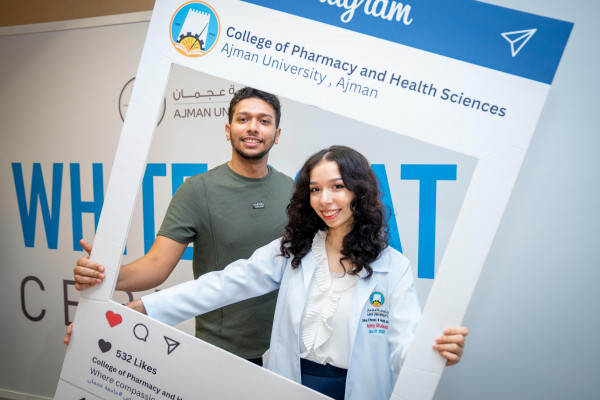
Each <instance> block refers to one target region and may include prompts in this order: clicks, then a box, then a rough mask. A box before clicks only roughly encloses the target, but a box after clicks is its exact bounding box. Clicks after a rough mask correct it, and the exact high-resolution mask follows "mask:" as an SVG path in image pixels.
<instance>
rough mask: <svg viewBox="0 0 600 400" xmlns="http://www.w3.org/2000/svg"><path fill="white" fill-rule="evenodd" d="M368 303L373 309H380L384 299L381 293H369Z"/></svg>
mask: <svg viewBox="0 0 600 400" xmlns="http://www.w3.org/2000/svg"><path fill="white" fill-rule="evenodd" d="M369 302H370V303H371V305H373V306H375V307H381V306H382V305H383V303H385V297H384V296H383V293H381V292H373V293H371V297H369Z"/></svg>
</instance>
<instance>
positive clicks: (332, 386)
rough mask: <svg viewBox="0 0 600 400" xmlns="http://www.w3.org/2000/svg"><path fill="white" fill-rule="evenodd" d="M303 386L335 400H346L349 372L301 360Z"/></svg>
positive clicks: (328, 365)
mask: <svg viewBox="0 0 600 400" xmlns="http://www.w3.org/2000/svg"><path fill="white" fill-rule="evenodd" d="M300 372H301V377H302V384H303V385H304V386H307V387H309V388H311V389H313V390H316V391H317V392H319V393H323V394H324V395H327V396H329V397H332V398H334V399H335V400H344V396H345V392H346V375H347V374H348V370H347V369H344V368H338V367H334V366H333V365H330V364H319V363H316V362H314V361H310V360H306V359H304V358H301V359H300Z"/></svg>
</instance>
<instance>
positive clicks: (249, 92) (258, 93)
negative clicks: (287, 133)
mask: <svg viewBox="0 0 600 400" xmlns="http://www.w3.org/2000/svg"><path fill="white" fill-rule="evenodd" d="M251 98H257V99H261V100H263V101H265V102H267V103H268V104H270V105H271V107H273V109H274V110H275V127H276V128H279V121H280V120H281V103H279V99H278V98H277V96H275V95H274V94H271V93H267V92H263V91H262V90H258V89H254V88H251V87H243V88H241V89H240V90H238V91H237V92H235V94H234V95H233V97H232V99H231V102H230V103H229V123H230V124H231V121H232V118H233V113H234V111H233V110H234V109H235V106H236V105H237V104H238V103H239V102H240V101H242V100H245V99H251Z"/></svg>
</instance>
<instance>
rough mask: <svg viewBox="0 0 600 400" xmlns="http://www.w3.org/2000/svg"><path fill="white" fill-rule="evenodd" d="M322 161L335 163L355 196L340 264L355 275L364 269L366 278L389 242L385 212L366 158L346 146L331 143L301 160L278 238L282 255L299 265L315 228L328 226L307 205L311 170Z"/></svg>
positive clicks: (315, 230) (295, 265)
mask: <svg viewBox="0 0 600 400" xmlns="http://www.w3.org/2000/svg"><path fill="white" fill-rule="evenodd" d="M322 161H334V162H336V163H337V164H338V167H339V170H340V173H341V175H342V180H343V181H344V185H345V186H346V188H348V190H350V191H352V192H353V193H354V196H355V197H354V199H353V200H352V201H351V203H350V209H351V210H352V216H353V221H352V228H351V230H350V232H349V233H348V234H346V236H345V237H344V240H343V243H342V251H341V253H342V255H343V257H342V258H341V259H340V263H342V261H346V260H347V261H349V262H350V263H351V264H352V265H353V266H354V267H353V268H352V270H350V271H346V272H347V273H350V274H358V273H359V272H360V271H362V270H363V269H365V270H366V271H367V275H366V278H370V277H371V275H372V274H373V269H372V268H371V266H370V264H371V263H372V262H373V261H375V260H376V259H377V257H379V254H381V252H382V251H383V250H384V249H385V248H386V247H387V243H388V228H387V223H386V212H385V208H384V205H383V203H382V201H381V193H380V191H379V186H378V184H377V177H376V176H375V173H374V172H373V170H372V169H371V165H370V164H369V161H368V160H367V159H366V158H365V157H364V156H363V155H362V154H360V153H359V152H357V151H356V150H353V149H351V148H349V147H346V146H331V147H330V148H328V149H324V150H321V151H319V152H318V153H316V154H314V155H313V156H311V157H310V158H309V159H308V160H307V161H306V163H304V166H303V167H302V169H301V170H300V172H299V173H298V176H297V179H296V184H295V186H294V194H293V195H292V199H291V200H290V204H288V206H287V215H288V223H287V225H286V227H285V235H284V236H283V239H282V241H281V255H283V256H284V257H286V258H290V257H293V258H292V268H298V267H299V266H300V263H301V261H302V258H303V257H304V256H305V255H306V254H307V253H308V252H309V251H310V249H311V246H312V242H313V238H314V236H315V234H316V233H317V231H319V230H326V229H327V225H326V224H325V222H324V221H323V220H322V219H321V218H320V217H319V216H318V215H317V213H316V212H315V210H313V208H312V207H311V205H310V187H309V182H310V173H311V171H312V169H313V168H314V167H315V166H316V165H317V164H318V163H320V162H322ZM342 266H343V264H342ZM344 269H345V267H344Z"/></svg>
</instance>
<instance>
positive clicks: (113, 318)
mask: <svg viewBox="0 0 600 400" xmlns="http://www.w3.org/2000/svg"><path fill="white" fill-rule="evenodd" d="M106 320H107V321H108V324H109V325H110V327H111V328H114V327H115V326H117V325H119V324H120V323H121V322H123V317H121V316H120V315H119V314H115V313H114V312H112V311H107V312H106Z"/></svg>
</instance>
